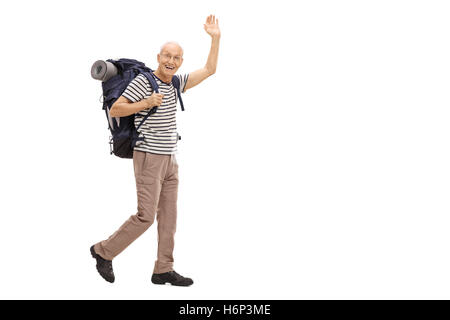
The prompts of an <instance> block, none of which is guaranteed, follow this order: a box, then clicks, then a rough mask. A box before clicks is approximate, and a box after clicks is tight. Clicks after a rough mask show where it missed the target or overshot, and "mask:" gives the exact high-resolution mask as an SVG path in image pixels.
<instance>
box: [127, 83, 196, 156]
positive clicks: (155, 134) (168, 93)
mask: <svg viewBox="0 0 450 320" xmlns="http://www.w3.org/2000/svg"><path fill="white" fill-rule="evenodd" d="M175 76H176V77H178V79H179V80H180V92H184V90H185V87H186V83H187V79H188V77H189V74H183V75H175ZM155 79H156V82H157V83H158V86H159V93H162V94H163V95H164V97H163V100H162V103H161V105H160V106H159V107H158V110H157V111H156V112H155V113H153V114H152V115H151V116H149V117H148V118H147V120H145V122H144V123H143V124H142V126H141V127H140V128H139V131H138V132H139V136H140V137H142V136H143V137H144V140H143V141H138V142H137V144H136V146H135V147H134V150H138V151H144V152H151V153H157V154H176V153H177V142H178V133H177V122H176V112H177V92H176V91H177V90H176V89H175V87H174V86H173V85H172V83H170V84H167V83H165V82H163V81H161V79H159V78H158V77H157V76H155ZM152 93H153V89H152V87H151V85H150V83H149V82H148V80H147V78H146V77H145V76H144V75H143V74H140V75H138V76H137V77H136V78H135V79H134V80H133V81H131V82H130V84H129V85H128V87H127V88H126V90H125V91H124V93H123V94H122V96H124V97H125V98H127V99H128V100H130V101H131V102H138V101H140V100H142V99H147V98H149V97H150V96H151V95H152ZM150 109H151V108H149V109H145V110H142V111H140V112H138V113H136V114H135V120H134V124H135V126H136V128H137V127H138V125H139V124H140V123H141V121H142V119H143V118H144V116H145V115H146V114H147V113H148V112H149V111H150Z"/></svg>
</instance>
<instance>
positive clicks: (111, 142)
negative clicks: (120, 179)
mask: <svg viewBox="0 0 450 320" xmlns="http://www.w3.org/2000/svg"><path fill="white" fill-rule="evenodd" d="M113 143H114V141H113V137H112V136H109V154H113Z"/></svg>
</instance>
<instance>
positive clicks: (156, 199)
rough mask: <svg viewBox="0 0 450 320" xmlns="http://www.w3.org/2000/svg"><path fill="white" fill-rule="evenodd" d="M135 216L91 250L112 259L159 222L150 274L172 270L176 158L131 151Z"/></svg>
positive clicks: (175, 219)
mask: <svg viewBox="0 0 450 320" xmlns="http://www.w3.org/2000/svg"><path fill="white" fill-rule="evenodd" d="M133 163H134V175H135V177H136V189H137V200H138V208H137V213H136V214H135V215H133V216H131V217H130V218H129V219H128V220H127V221H125V223H124V224H123V225H122V226H121V227H120V228H119V229H118V230H117V231H116V232H115V233H113V234H112V235H111V236H110V237H109V238H108V239H107V240H104V241H101V242H99V243H97V244H95V247H94V250H95V252H97V254H99V255H100V256H101V257H103V258H104V259H106V260H112V259H113V258H114V257H116V256H117V255H118V254H119V253H121V252H122V251H123V250H124V249H125V248H126V247H128V245H130V244H131V243H132V242H133V241H134V240H136V239H137V238H138V237H139V236H140V235H141V234H143V233H144V232H145V231H146V230H147V229H148V228H149V227H150V226H151V225H152V224H153V222H154V220H155V215H156V219H157V222H158V258H157V260H156V262H155V267H154V270H153V273H164V272H168V271H172V270H173V249H174V237H175V230H176V221H177V197H178V164H177V161H176V157H175V155H161V154H154V153H148V152H141V151H134V153H133Z"/></svg>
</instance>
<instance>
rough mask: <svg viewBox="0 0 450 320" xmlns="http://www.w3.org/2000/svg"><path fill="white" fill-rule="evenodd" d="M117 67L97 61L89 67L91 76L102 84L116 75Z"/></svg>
mask: <svg viewBox="0 0 450 320" xmlns="http://www.w3.org/2000/svg"><path fill="white" fill-rule="evenodd" d="M117 73H118V71H117V67H116V66H115V65H114V64H112V63H111V62H108V61H103V60H97V61H95V62H94V64H93V65H92V67H91V76H92V78H94V79H96V80H100V81H102V82H105V81H108V80H109V79H111V78H112V77H114V76H115V75H117Z"/></svg>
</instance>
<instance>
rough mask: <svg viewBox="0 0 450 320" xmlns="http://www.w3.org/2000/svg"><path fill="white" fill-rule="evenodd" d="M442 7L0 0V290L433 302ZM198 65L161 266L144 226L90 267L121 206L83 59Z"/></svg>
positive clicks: (122, 184) (119, 219)
mask: <svg viewBox="0 0 450 320" xmlns="http://www.w3.org/2000/svg"><path fill="white" fill-rule="evenodd" d="M449 9H450V5H449V4H448V2H447V1H393V0H390V1H380V0H378V1H282V0H278V1H227V2H225V1H220V2H219V1H211V0H208V1H169V2H167V1H131V0H128V1H111V0H109V1H90V2H89V4H87V3H84V2H81V3H80V2H75V1H73V2H71V3H69V2H67V1H14V2H4V3H3V2H2V4H1V8H0V12H1V19H0V28H1V30H2V49H1V51H0V55H1V61H2V63H1V69H0V70H1V77H0V79H1V80H0V81H1V85H0V88H1V89H0V90H1V91H2V92H1V93H2V94H1V108H2V117H1V126H0V130H1V139H2V142H1V143H2V148H1V151H0V152H1V160H0V161H1V164H2V165H1V167H0V174H1V188H2V189H1V204H0V206H1V207H0V210H1V217H0V227H1V230H0V298H3V299H16V298H25V299H35V298H38V299H69V298H70V299H119V298H120V299H449V298H450V290H449V288H450V276H449V274H450V272H449V271H450V256H449V243H450V233H449V229H450V228H449V227H450V216H449V213H450V203H449V191H450V183H449V181H450V180H449V178H450V170H449V165H450V152H449V145H448V140H449V137H450V136H449V134H450V126H449V120H450V119H449V116H450V111H449V102H450V101H449V97H450V94H449V87H450V78H449V77H450V59H449V57H450V45H449V41H448V40H449V30H450V20H449V19H448V17H449V15H450V10H449ZM209 14H215V15H216V17H217V18H218V19H219V25H220V27H221V31H222V38H221V43H220V53H219V64H218V68H217V73H216V74H215V75H213V76H212V77H211V78H209V79H207V80H205V81H204V82H203V83H202V84H200V85H199V86H197V87H195V88H193V89H191V90H188V91H187V92H186V94H185V95H184V103H185V107H186V111H185V112H183V113H181V112H180V113H178V127H179V132H180V134H181V136H182V140H181V141H180V145H179V153H178V155H177V159H178V162H179V175H180V186H179V200H178V206H179V213H178V214H179V219H178V228H177V234H176V246H175V252H174V254H175V270H177V271H178V272H179V273H181V274H183V275H186V276H190V277H192V278H193V279H194V282H195V283H194V285H193V286H192V287H189V288H178V287H170V286H155V285H153V284H151V282H150V278H151V273H152V270H153V264H154V261H155V259H156V248H157V246H156V245H157V241H156V224H155V225H153V226H152V227H151V228H150V229H149V230H148V231H147V232H146V233H145V234H144V235H143V236H141V237H140V238H139V239H138V240H136V241H135V242H134V243H133V244H132V245H131V246H130V247H128V248H127V249H126V250H125V251H124V252H123V253H122V254H120V255H119V256H118V257H117V258H116V259H115V260H114V263H113V265H114V271H115V274H116V282H115V283H114V284H109V283H107V282H105V281H104V280H103V279H101V278H100V276H99V275H98V274H97V271H96V270H95V260H94V259H92V258H91V256H90V253H89V247H90V246H91V245H92V244H93V243H95V242H98V241H101V240H103V239H105V238H107V237H108V236H109V235H110V234H112V233H113V232H114V231H115V230H116V229H117V228H118V227H119V226H120V225H121V224H122V223H123V222H124V221H125V220H126V219H128V217H129V216H130V215H133V214H135V213H136V207H137V206H136V194H135V182H134V175H133V168H132V161H131V160H124V159H119V158H116V157H114V156H110V155H109V145H108V143H107V141H108V137H109V132H108V130H107V122H106V116H105V114H104V112H103V110H102V109H101V104H100V102H99V97H100V95H101V86H100V82H98V81H95V80H93V79H92V78H91V77H90V67H91V65H92V63H93V62H94V61H96V60H98V59H108V58H121V57H127V58H134V59H138V60H141V61H144V62H145V63H146V64H147V65H148V66H150V67H152V68H156V67H157V61H156V55H157V53H158V52H159V48H160V46H161V45H162V44H163V43H164V42H166V41H168V40H174V41H178V42H179V43H180V44H181V45H182V46H183V48H184V52H185V54H184V64H183V66H182V67H181V69H180V70H179V72H180V73H187V72H191V71H194V70H196V69H198V68H201V67H203V66H204V64H205V63H206V59H207V56H208V53H209V48H210V37H209V36H208V34H207V33H206V32H205V31H204V30H203V23H205V20H206V17H207V16H208V15H209Z"/></svg>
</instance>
